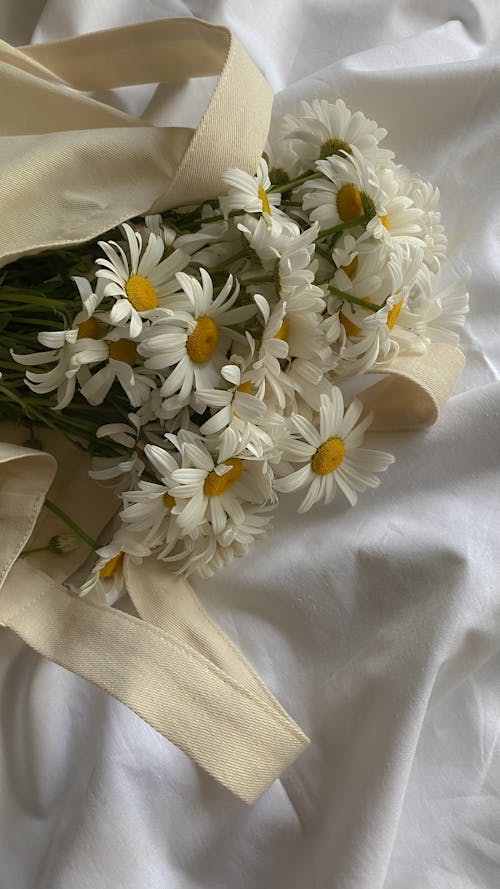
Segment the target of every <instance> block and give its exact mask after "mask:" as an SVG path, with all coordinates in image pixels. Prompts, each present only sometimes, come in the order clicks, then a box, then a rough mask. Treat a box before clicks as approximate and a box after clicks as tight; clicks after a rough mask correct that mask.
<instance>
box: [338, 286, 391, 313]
mask: <svg viewBox="0 0 500 889" xmlns="http://www.w3.org/2000/svg"><path fill="white" fill-rule="evenodd" d="M329 290H330V293H333V295H334V296H338V297H339V298H340V299H344V300H345V301H346V302H348V303H352V304H353V305H354V306H361V308H362V309H368V311H369V312H378V310H379V309H380V308H381V306H378V305H377V303H371V302H367V301H366V300H364V299H358V297H357V296H352V294H350V293H346V292H345V290H339V288H338V287H334V286H333V284H330V287H329Z"/></svg>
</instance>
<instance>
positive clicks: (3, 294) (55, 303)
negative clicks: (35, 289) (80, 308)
mask: <svg viewBox="0 0 500 889" xmlns="http://www.w3.org/2000/svg"><path fill="white" fill-rule="evenodd" d="M0 299H5V301H8V302H14V303H27V304H29V305H33V306H43V307H44V308H46V309H47V308H60V307H61V306H72V307H73V308H75V302H74V301H73V300H69V299H49V297H48V296H41V295H40V294H37V293H30V291H26V292H23V293H19V292H18V291H12V290H6V289H4V288H3V287H1V288H0Z"/></svg>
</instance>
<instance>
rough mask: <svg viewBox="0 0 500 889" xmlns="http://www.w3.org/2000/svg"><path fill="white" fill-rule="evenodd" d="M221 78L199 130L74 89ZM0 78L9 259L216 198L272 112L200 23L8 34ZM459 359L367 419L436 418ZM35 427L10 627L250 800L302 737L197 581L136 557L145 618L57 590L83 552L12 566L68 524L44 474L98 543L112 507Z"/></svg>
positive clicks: (445, 349) (434, 361) (21, 466)
mask: <svg viewBox="0 0 500 889" xmlns="http://www.w3.org/2000/svg"><path fill="white" fill-rule="evenodd" d="M131 53H133V64H131ZM218 73H220V79H219V82H218V85H217V87H216V89H215V92H214V94H213V96H212V99H211V100H210V103H209V105H208V107H207V110H206V112H205V114H204V116H203V118H202V121H201V123H200V125H199V127H198V129H197V130H196V131H195V132H193V131H192V130H190V129H187V128H159V127H154V126H152V125H149V124H147V123H146V122H145V121H144V120H141V119H138V118H135V117H133V116H132V115H129V114H124V113H123V112H121V111H118V110H116V109H113V108H110V107H109V106H107V105H105V104H104V103H102V102H99V101H96V99H93V98H90V97H89V96H86V95H84V94H82V92H81V91H84V92H89V91H96V90H97V91H99V90H107V89H112V88H114V87H116V86H121V85H126V84H132V83H147V82H155V83H156V82H160V83H172V82H175V81H179V80H180V79H186V78H188V77H202V76H207V75H213V74H218ZM0 88H1V91H2V92H1V94H2V120H1V124H0V125H1V130H2V133H1V135H0V164H1V166H2V178H1V180H0V203H1V206H2V213H1V215H0V264H1V263H5V262H7V261H10V260H12V259H14V258H16V257H18V256H21V255H24V254H27V253H31V252H34V251H36V250H40V249H42V248H45V247H57V246H61V245H69V244H75V243H78V242H81V241H85V240H88V239H90V238H92V237H94V236H97V235H99V234H101V233H102V232H103V231H105V230H106V229H108V228H111V227H113V226H115V225H116V224H118V223H119V222H122V221H124V220H126V219H129V218H131V217H133V216H136V215H141V214H144V213H145V212H155V211H160V210H164V209H166V208H169V207H174V206H179V205H180V204H182V203H195V202H199V201H200V200H203V199H204V198H208V197H213V196H214V195H215V194H217V193H218V192H219V191H220V175H221V172H222V171H223V170H224V169H225V168H227V167H229V166H238V167H242V168H244V169H247V170H248V171H249V172H252V173H253V172H254V170H255V168H256V165H257V160H258V157H259V155H260V153H261V150H262V146H263V144H264V142H265V139H266V137H267V132H268V124H269V117H270V109H271V92H270V88H269V86H268V84H267V83H266V82H265V80H264V78H263V77H262V75H261V74H260V72H258V71H257V69H256V68H255V66H254V65H253V63H252V62H251V61H250V59H248V57H247V56H246V54H245V53H244V51H243V49H242V48H241V46H240V45H239V44H238V42H237V41H236V40H235V39H234V37H232V36H231V34H230V33H229V32H228V31H227V30H226V29H225V28H217V27H213V26H210V25H207V24H205V23H204V22H200V21H198V20H196V19H173V20H169V21H160V22H152V23H151V22H150V23H147V24H142V25H135V26H132V27H130V28H119V29H116V30H113V31H106V32H102V33H100V34H88V35H85V36H83V37H78V38H74V39H72V40H66V41H60V42H57V43H52V44H46V45H43V46H34V47H23V48H20V49H16V48H13V47H10V46H9V45H8V44H5V43H2V42H1V41H0ZM61 220H64V227H63V229H62V228H61ZM462 364H463V356H462V354H461V353H460V352H459V350H458V349H455V348H454V347H451V346H442V345H431V347H430V349H429V350H428V352H427V353H426V354H425V355H424V356H419V357H418V358H397V359H395V361H394V362H393V364H391V366H390V367H389V368H388V369H385V370H384V374H385V378H384V380H383V381H382V382H380V383H377V384H376V385H375V386H373V387H372V388H371V389H370V390H368V391H367V392H364V393H363V396H362V398H363V400H364V402H365V405H366V407H367V409H369V408H370V409H373V410H374V414H375V428H398V429H401V428H417V427H419V426H422V425H428V424H429V423H432V422H434V421H435V419H437V416H438V412H439V409H440V407H441V406H442V405H443V404H444V402H445V400H446V398H447V397H448V396H449V394H450V392H451V390H452V388H453V386H454V385H455V383H456V380H457V378H458V375H459V373H460V370H461V367H462ZM40 434H42V433H40ZM43 435H44V442H45V444H44V446H45V447H47V449H48V451H50V452H51V453H54V454H55V455H56V457H57V464H56V460H55V459H54V457H53V456H50V455H49V453H43V452H39V451H33V450H31V449H29V448H27V447H25V446H23V442H22V435H21V430H17V431H14V432H13V431H12V429H10V430H9V431H8V432H7V431H6V432H5V434H4V436H3V437H5V438H7V439H8V440H10V441H11V442H14V443H11V444H3V445H0V507H1V508H0V624H2V625H3V626H5V627H9V628H10V629H12V630H14V632H16V633H17V634H18V635H19V636H20V637H21V638H22V639H24V640H25V641H26V642H27V643H28V645H30V646H31V647H32V648H34V649H35V650H36V651H38V652H39V653H40V654H42V655H44V656H46V657H48V658H50V659H51V660H53V661H55V662H56V663H58V664H61V665H62V666H64V667H66V668H68V669H70V670H72V671H73V672H74V673H76V674H78V675H80V676H82V677H84V678H85V679H88V680H89V681H91V682H93V683H94V684H95V685H97V686H99V687H100V688H103V689H104V690H106V691H107V692H109V693H110V694H111V695H113V696H114V697H116V698H118V699H119V700H121V701H123V702H124V703H125V704H127V705H128V706H129V707H130V708H131V709H132V710H134V711H135V712H136V713H138V714H139V715H140V716H141V717H142V718H143V719H145V720H146V721H147V722H148V723H149V724H150V725H152V726H153V727H154V728H156V729H157V730H158V731H160V732H161V733H162V734H164V735H165V736H166V737H167V738H169V739H170V740H171V741H173V742H174V743H175V744H177V745H178V746H179V747H180V748H181V749H182V750H184V751H185V752H186V753H187V754H189V756H191V757H192V758H193V759H194V760H195V761H196V762H197V763H198V764H199V765H200V766H202V767H203V768H204V769H206V771H207V772H209V773H210V774H211V775H213V776H214V777H215V778H216V779H217V780H218V781H220V782H221V783H222V784H224V785H225V786H226V787H228V788H229V789H230V790H232V791H233V792H234V793H235V794H237V795H238V796H240V797H241V798H242V799H244V800H245V801H246V802H252V801H254V800H255V799H256V798H257V797H258V796H259V795H260V794H261V793H262V792H263V791H264V790H265V788H266V787H268V786H269V784H270V783H272V781H273V780H274V779H275V778H277V777H278V776H279V775H280V774H281V772H282V771H283V770H284V769H285V768H286V767H287V766H288V765H290V764H291V763H292V762H293V761H294V760H295V759H296V757H297V756H298V755H299V754H300V753H301V751H302V750H303V749H304V748H305V746H306V745H307V743H308V740H307V738H306V737H305V736H304V734H303V733H302V732H301V730H300V729H299V728H298V726H297V725H296V724H295V723H294V722H293V720H292V719H291V718H290V717H289V716H288V714H287V713H285V711H284V710H283V709H282V707H281V706H280V704H279V703H278V702H277V701H276V700H275V698H274V697H273V696H272V695H271V693H270V692H269V691H268V689H267V688H266V687H265V686H264V685H263V683H262V682H261V680H260V679H259V677H258V676H257V675H256V673H255V672H254V671H253V669H252V668H251V666H250V665H249V664H248V663H247V662H246V661H245V660H244V658H243V657H242V656H241V654H240V653H239V652H238V651H237V649H236V648H235V647H234V646H233V644H232V643H231V642H230V640H229V639H228V638H227V637H226V636H225V635H224V634H223V633H222V632H221V630H220V629H219V628H218V627H217V626H216V625H215V624H214V623H213V622H212V620H211V619H210V618H209V616H208V615H207V613H206V612H205V611H204V609H203V608H202V606H201V604H200V602H199V601H198V599H197V598H196V596H195V594H194V592H193V590H192V588H191V587H190V585H189V584H188V583H186V582H185V581H184V580H182V579H179V578H176V577H175V576H173V575H171V574H169V573H168V572H167V571H166V570H165V567H164V566H163V565H162V564H161V563H159V562H157V561H156V560H154V559H152V560H147V561H146V562H145V563H143V565H142V566H140V567H138V566H136V565H134V564H133V563H131V562H127V563H126V565H125V573H126V582H127V588H128V591H129V594H130V597H131V600H132V602H133V604H134V606H135V608H136V611H137V613H138V615H139V617H135V616H132V615H130V614H128V613H125V612H122V611H120V610H118V609H117V608H109V607H107V606H105V605H101V604H98V603H96V602H93V601H91V600H89V599H79V598H75V597H74V596H72V595H70V594H69V593H68V591H67V589H66V588H65V587H64V586H63V585H62V584H63V581H64V580H65V579H66V578H67V577H68V576H69V575H70V574H71V573H72V572H73V571H74V570H75V568H76V567H77V566H78V565H79V564H80V563H81V562H82V561H83V560H84V558H85V556H86V554H87V553H86V551H85V550H82V549H81V548H80V550H78V551H76V552H75V553H70V554H67V555H64V556H59V557H56V556H50V555H48V554H47V553H41V554H38V555H33V556H28V557H26V558H21V559H20V558H19V555H20V553H21V551H22V550H23V548H24V547H25V545H26V543H27V542H28V540H29V539H30V536H31V539H30V547H31V546H37V545H43V543H46V542H47V540H48V539H49V538H50V536H51V535H52V534H53V533H57V532H60V531H61V530H63V528H62V527H60V526H58V523H57V520H55V519H54V517H53V516H52V515H50V514H48V513H46V512H45V511H44V513H43V519H41V520H40V521H39V522H38V524H37V517H38V516H39V514H40V510H41V509H42V506H43V502H44V499H45V496H46V493H47V491H48V489H49V487H50V486H51V484H52V488H51V499H53V500H54V501H55V502H57V503H58V505H59V506H62V507H63V508H64V507H66V510H67V511H68V512H69V513H71V512H72V511H74V510H76V511H77V514H76V515H75V518H77V519H79V520H80V523H81V524H82V525H83V526H85V529H86V530H87V532H89V533H91V534H93V535H94V537H95V536H97V534H98V533H99V532H100V530H101V528H102V526H103V525H104V524H105V522H106V521H107V520H108V519H109V518H110V517H111V515H112V513H113V512H114V511H115V509H116V501H113V499H112V498H111V497H110V496H109V492H108V491H106V490H105V489H102V488H98V487H97V486H96V485H94V486H92V485H91V483H90V482H89V480H88V476H87V469H88V464H87V461H86V460H85V459H84V458H83V457H82V456H81V454H79V453H77V452H76V449H73V448H72V446H71V444H70V443H69V442H68V441H67V440H66V439H58V438H57V436H56V437H54V436H51V434H50V433H47V432H44V433H43ZM56 465H58V472H57V476H55V473H56ZM54 477H55V478H54ZM35 526H36V527H35ZM33 529H35V531H34V534H32V532H33Z"/></svg>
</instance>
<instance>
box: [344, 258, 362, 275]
mask: <svg viewBox="0 0 500 889" xmlns="http://www.w3.org/2000/svg"><path fill="white" fill-rule="evenodd" d="M358 265H359V262H358V257H357V256H355V257H354V259H353V261H352V262H350V263H349V265H343V266H342V271H343V272H345V273H346V275H347V277H348V278H349V280H350V281H352V279H353V278H354V276H355V275H356V274H357V272H358Z"/></svg>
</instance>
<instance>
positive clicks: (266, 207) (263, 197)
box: [258, 185, 271, 216]
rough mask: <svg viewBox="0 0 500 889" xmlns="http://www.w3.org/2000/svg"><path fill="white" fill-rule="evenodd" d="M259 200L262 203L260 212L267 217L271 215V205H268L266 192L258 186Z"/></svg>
mask: <svg viewBox="0 0 500 889" xmlns="http://www.w3.org/2000/svg"><path fill="white" fill-rule="evenodd" d="M258 195H259V200H260V201H261V202H262V212H263V213H267V214H268V215H269V216H270V215H271V205H270V203H269V198H268V196H267V191H266V189H265V188H263V187H262V185H259V191H258Z"/></svg>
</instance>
